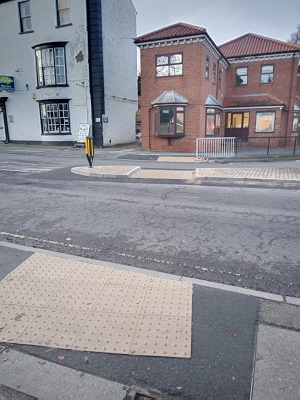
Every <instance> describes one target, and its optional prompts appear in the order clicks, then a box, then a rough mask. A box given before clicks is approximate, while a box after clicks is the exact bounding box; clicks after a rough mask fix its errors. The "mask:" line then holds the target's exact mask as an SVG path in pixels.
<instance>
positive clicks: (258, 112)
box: [254, 110, 276, 133]
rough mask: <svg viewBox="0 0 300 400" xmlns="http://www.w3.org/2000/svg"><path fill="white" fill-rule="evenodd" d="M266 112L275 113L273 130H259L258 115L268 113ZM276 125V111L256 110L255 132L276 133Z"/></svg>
mask: <svg viewBox="0 0 300 400" xmlns="http://www.w3.org/2000/svg"><path fill="white" fill-rule="evenodd" d="M266 113H269V114H270V113H271V114H273V115H274V126H273V130H272V131H258V130H257V116H258V114H266ZM275 127H276V111H273V110H272V111H256V115H255V130H254V132H255V133H274V132H275Z"/></svg>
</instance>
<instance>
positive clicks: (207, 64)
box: [205, 56, 210, 79]
mask: <svg viewBox="0 0 300 400" xmlns="http://www.w3.org/2000/svg"><path fill="white" fill-rule="evenodd" d="M209 61H210V60H209V57H208V56H206V58H205V79H209Z"/></svg>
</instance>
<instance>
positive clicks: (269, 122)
mask: <svg viewBox="0 0 300 400" xmlns="http://www.w3.org/2000/svg"><path fill="white" fill-rule="evenodd" d="M274 129H275V111H269V112H258V113H256V125H255V132H274Z"/></svg>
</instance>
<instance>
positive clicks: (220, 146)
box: [196, 137, 235, 158]
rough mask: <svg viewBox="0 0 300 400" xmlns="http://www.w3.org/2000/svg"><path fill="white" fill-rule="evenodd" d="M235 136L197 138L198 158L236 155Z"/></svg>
mask: <svg viewBox="0 0 300 400" xmlns="http://www.w3.org/2000/svg"><path fill="white" fill-rule="evenodd" d="M234 156H235V138H234V137H226V138H224V137H222V138H198V139H196V158H209V157H211V158H214V157H234Z"/></svg>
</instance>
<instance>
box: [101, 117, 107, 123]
mask: <svg viewBox="0 0 300 400" xmlns="http://www.w3.org/2000/svg"><path fill="white" fill-rule="evenodd" d="M102 123H103V124H108V116H107V115H102Z"/></svg>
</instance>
